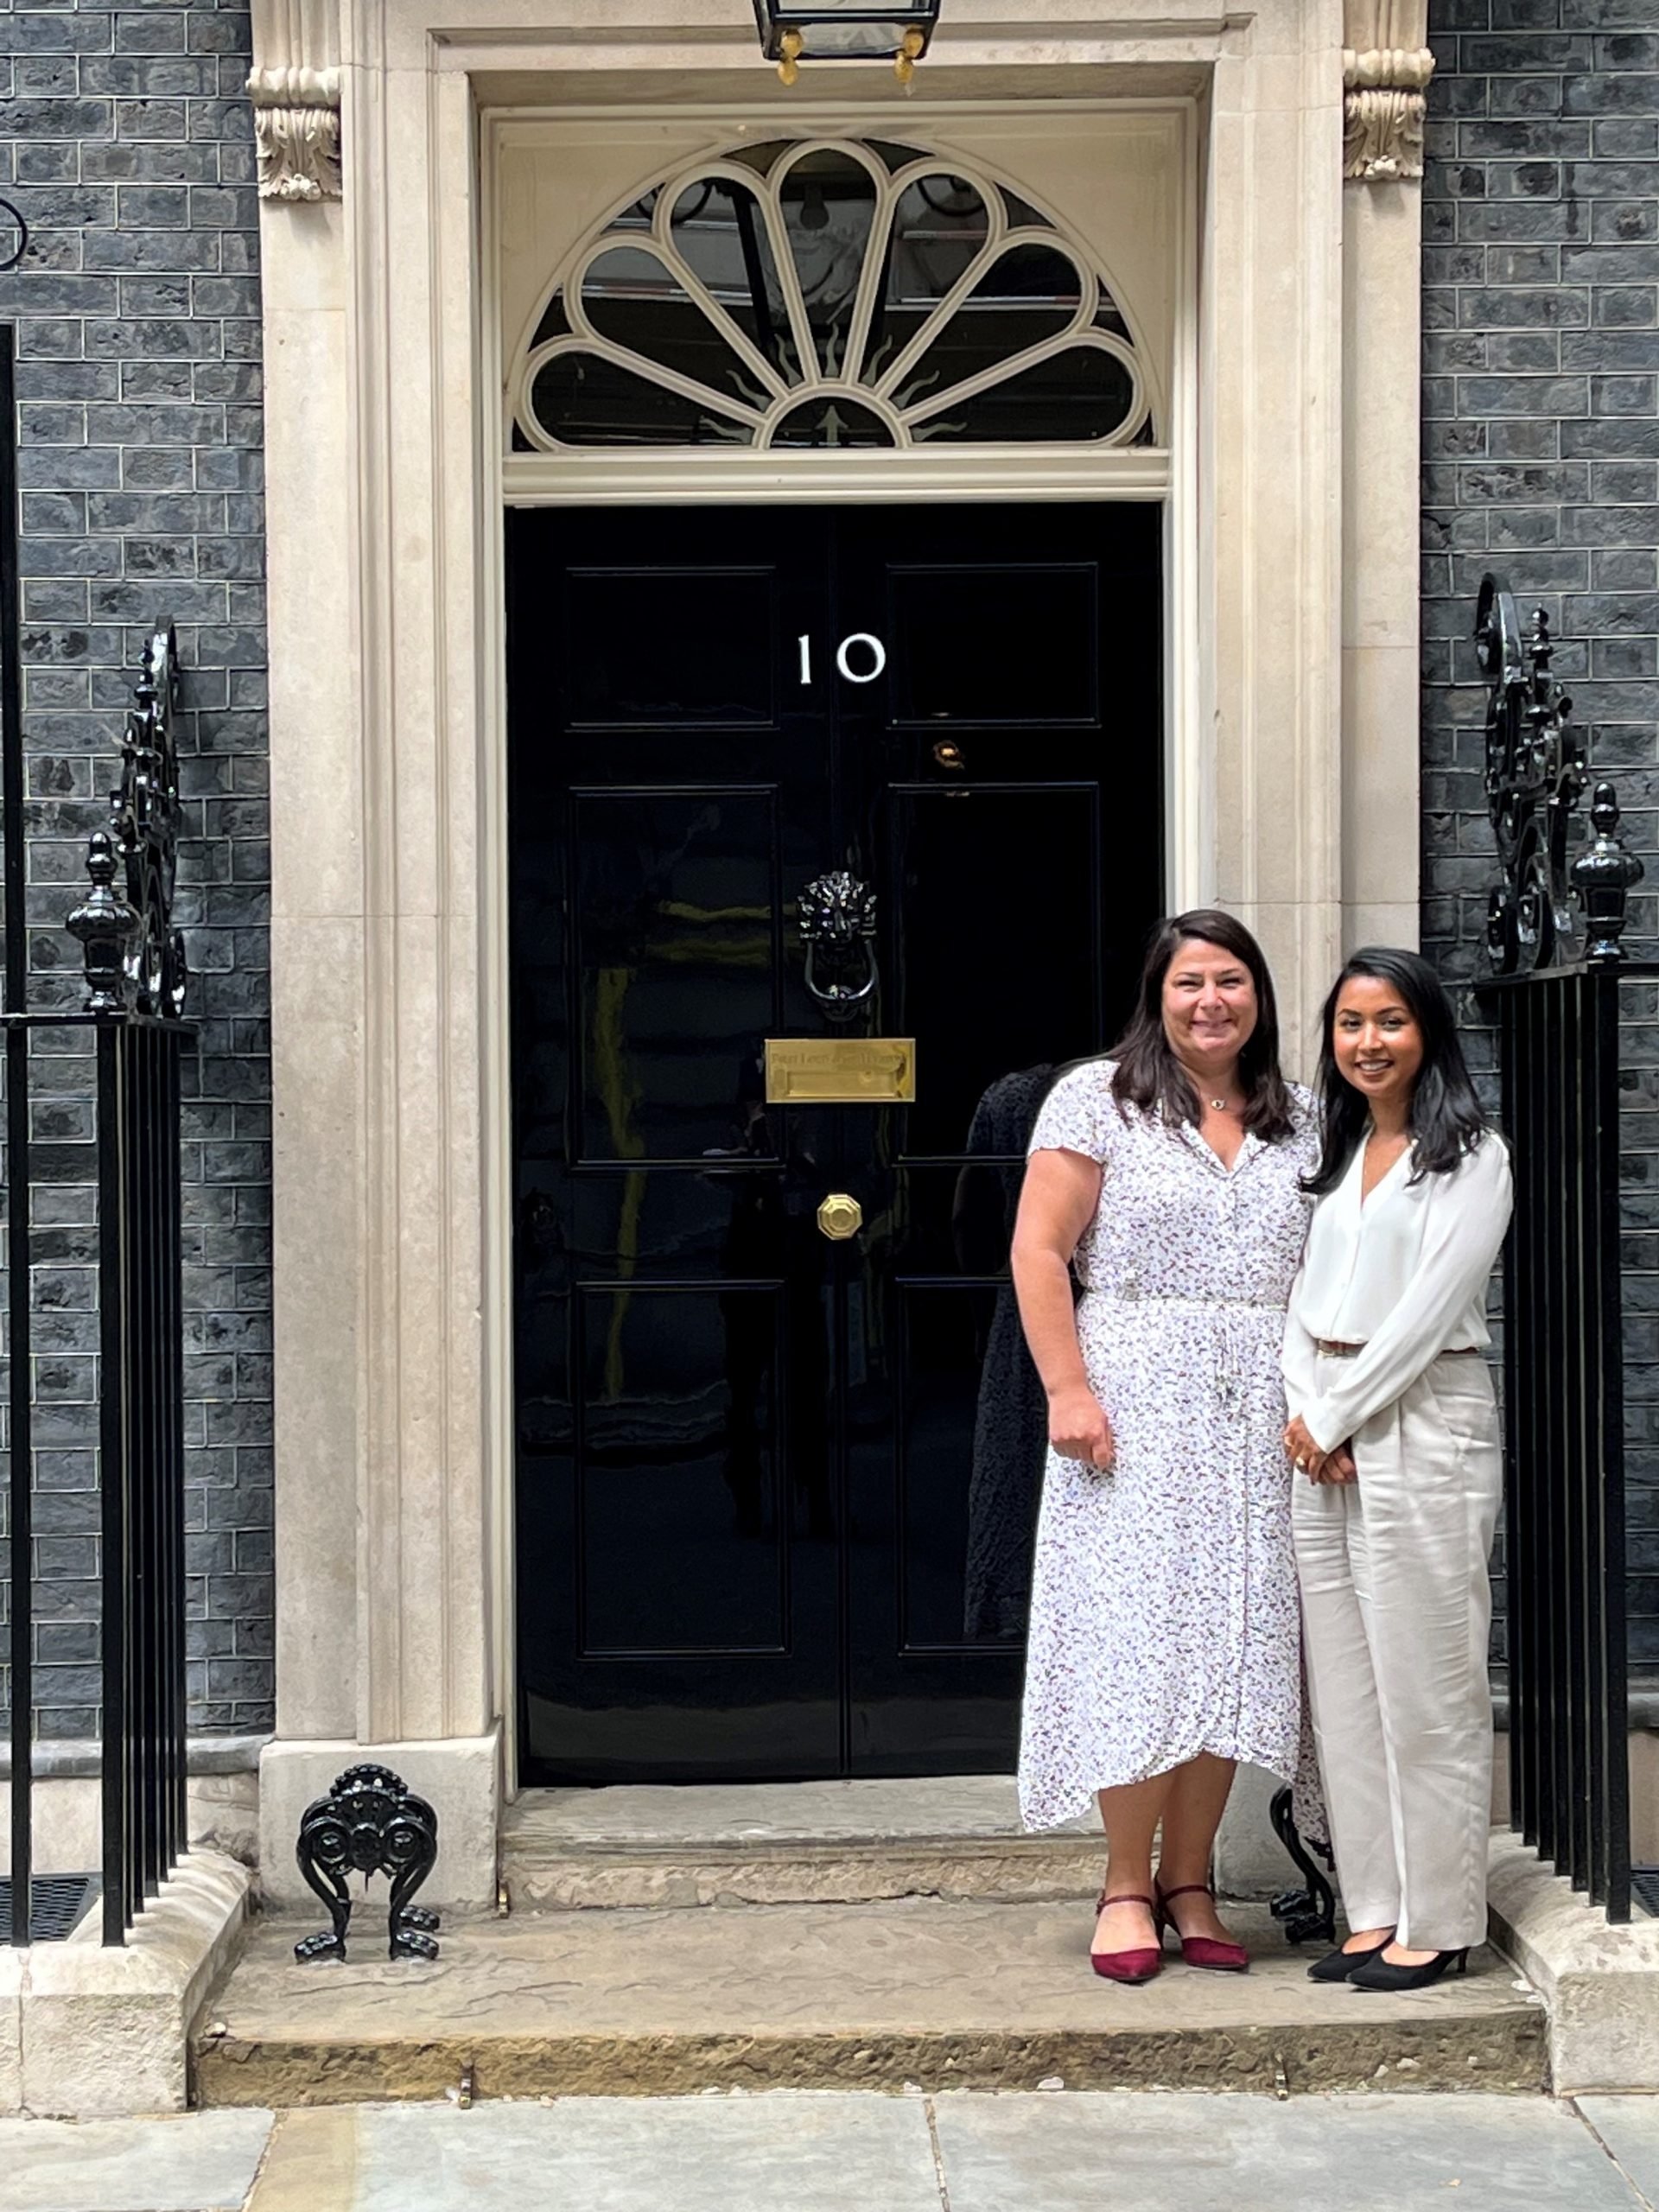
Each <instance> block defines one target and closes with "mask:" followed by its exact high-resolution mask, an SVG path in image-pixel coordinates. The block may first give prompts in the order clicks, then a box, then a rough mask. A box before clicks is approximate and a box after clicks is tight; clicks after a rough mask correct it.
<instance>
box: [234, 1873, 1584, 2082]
mask: <svg viewBox="0 0 1659 2212" xmlns="http://www.w3.org/2000/svg"><path fill="white" fill-rule="evenodd" d="M382 1895H383V1892H380V1891H378V1890H377V1893H376V1899H375V1903H376V1904H379V1903H380V1900H381V1897H382ZM359 1910H363V1908H359ZM1234 1917H1235V1920H1236V1923H1237V1924H1238V1925H1239V1927H1240V1929H1241V1931H1242V1932H1243V1934H1244V1935H1245V1936H1246V1938H1247V1940H1248V1941H1249V1942H1251V1944H1252V1946H1253V1947H1254V1948H1255V1953H1256V1961H1255V1965H1254V1966H1253V1967H1252V1969H1251V1971H1250V1972H1249V1974H1203V1973H1198V1972H1195V1971H1193V1970H1192V1969H1191V1968H1189V1967H1184V1966H1182V1965H1181V1964H1180V1963H1179V1959H1177V1958H1176V1956H1175V1955H1174V1953H1173V1951H1172V1952H1171V1954H1170V1964H1169V1965H1168V1966H1167V1967H1166V1970H1165V1971H1164V1973H1163V1974H1160V1976H1159V1977H1158V1979H1157V1980H1155V1981H1154V1982H1152V1983H1150V1984H1148V1985H1147V1986H1144V1987H1141V1988H1136V1989H1126V1988H1121V1987H1117V1986H1113V1985H1111V1984H1109V1983H1106V1982H1103V1981H1102V1980H1099V1979H1098V1977H1096V1975H1095V1974H1091V1972H1090V1967H1089V1962H1088V1959H1087V1956H1086V1950H1087V1945H1088V1938H1089V1934H1090V1926H1091V1916H1090V1911H1089V1908H1088V1905H1087V1904H1082V1905H1079V1904H1078V1903H1077V1901H1076V1900H1070V1901H1067V1902H1064V1903H1058V1904H1055V1903H1042V1904H1008V1903H1005V1902H998V1901H991V1900H985V1899H969V1900H965V1901H959V1902H955V1903H947V1902H944V1901H943V1900H941V1899H938V1898H934V1897H904V1898H899V1899H896V1900H893V1901H889V1902H884V1903H879V1904H842V1905H840V1906H838V1907H837V1908H836V1910H834V1911H832V1912H826V1911H825V1910H823V1909H822V1908H821V1907H818V1906H816V1905H802V1904H785V1905H735V1906H733V1907H731V1908H730V1909H729V1910H725V1911H715V1912H685V1911H675V1910H612V1911H594V1912H568V1911H557V1912H545V1913H542V1912H535V1911H522V1912H515V1913H513V1914H512V1915H511V1916H507V1917H505V1918H501V1919H489V1920H474V1921H466V1920H457V1921H455V1922H454V1923H453V1924H451V1925H449V1926H448V1927H447V1928H446V1929H444V1931H443V1934H442V1938H441V1942H442V1955H441V1956H440V1958H439V1959H438V1960H437V1961H436V1962H435V1964H432V1965H418V1964H415V1963H411V1962H406V1961H400V1962H398V1963H397V1964H395V1965H394V1964H391V1963H390V1962H389V1961H387V1960H386V1958H385V1934H384V1930H385V1918H384V1909H382V1910H381V1911H379V1912H376V1911H373V1910H369V1911H366V1912H365V1916H364V1923H363V1926H362V1930H361V1936H360V1940H359V1942H355V1943H354V1944H353V1947H352V1954H351V1957H350V1959H349V1960H348V1961H347V1962H346V1963H345V1964H343V1965H341V1964H337V1963H318V1964H313V1965H308V1966H301V1965H298V1964H297V1963H296V1961H295V1959H294V1955H293V1943H294V1939H295V1936H296V1934H298V1933H302V1932H303V1930H304V1929H305V1928H306V1927H307V1926H308V1925H309V1924H311V1923H305V1922H300V1921H295V1922H292V1923H290V1922H289V1921H287V1920H265V1921H263V1922H261V1923H257V1924H256V1926H255V1928H254V1929H253V1931H252V1933H251V1937H250V1941H249V1944H248V1948H247V1949H246V1951H245V1955H244V1956H243V1957H242V1959H241V1961H239V1962H238V1965H237V1966H236V1967H235V1968H234V1970H233V1971H232V1974H231V1975H230V1977H229V1979H228V1980H226V1982H225V1984H224V1985H223V1986H221V1987H220V1989H219V1991H218V1993H216V1994H215V1996H214V1997H213V1999H212V2000H211V2001H210V2003H209V2005H208V2006H207V2010H206V2012H204V2014H203V2016H202V2021H201V2024H200V2026H199V2029H198V2031H197V2034H196V2036H195V2037H194V2040H193V2062H194V2088H195V2094H196V2095H197V2096H198V2098H199V2099H200V2101H201V2102H202V2103H203V2104H205V2105H262V2106H267V2107H271V2106H274V2107H282V2106H287V2105H308V2104H344V2103H353V2102H357V2101H381V2100H385V2099H410V2098H437V2097H443V2096H446V2095H453V2094H455V2093H457V2092H458V2091H461V2090H462V2089H463V2085H464V2084H465V2085H467V2086H469V2087H470V2093H471V2094H473V2095H474V2096H477V2097H502V2096H512V2097H550V2096H558V2095H570V2094H590V2095H591V2094H601V2095H612V2096H615V2095H620V2096H647V2095H664V2094H687V2093H692V2092H697V2091H703V2090H717V2089H728V2090H729V2089H737V2088H744V2089H767V2088H876V2089H888V2090H895V2091H896V2090H900V2089H903V2088H907V2087H914V2088H921V2089H924V2090H926V2091H929V2092H932V2091H937V2090H944V2089H950V2088H977V2089H1032V2088H1041V2087H1044V2086H1054V2085H1059V2086H1062V2087H1065V2088H1093V2089H1098V2088H1177V2087H1179V2088H1211V2089H1257V2090H1274V2089H1277V2090H1279V2091H1281V2093H1289V2094H1294V2093H1296V2092H1298V2091H1303V2090H1313V2089H1379V2088H1420V2089H1477V2088H1478V2089H1484V2090H1489V2091H1490V2090H1517V2091H1522V2090H1537V2089H1540V2088H1542V2087H1543V2086H1544V2080H1545V2055H1544V2053H1545V2045H1544V2025H1545V2024H1544V2017H1543V2013H1542V2011H1541V2008H1540V2006H1539V2005H1538V2002H1537V2000H1536V1999H1535V1998H1534V1997H1533V1996H1532V1994H1531V1993H1530V1992H1529V1990H1528V1989H1527V1988H1526V1986H1525V1985H1524V1984H1520V1983H1518V1981H1517V1978H1516V1974H1515V1971H1514V1969H1513V1968H1512V1967H1510V1966H1509V1965H1508V1964H1507V1963H1505V1962H1504V1961H1502V1960H1500V1959H1499V1958H1497V1956H1496V1955H1494V1954H1493V1953H1491V1951H1483V1952H1481V1953H1480V1954H1479V1955H1478V1957H1477V1959H1476V1960H1475V1961H1472V1962H1471V1972H1470V1974H1468V1976H1467V1977H1466V1978H1464V1979H1459V1980H1450V1981H1446V1982H1442V1983H1441V1984H1440V1985H1439V1986H1437V1987H1435V1988H1433V1989H1432V1990H1426V1991H1421V1992H1417V1993H1413V1994H1409V1995H1407V1996H1403V1997H1383V1996H1371V1995H1370V1994H1367V1993H1362V1992H1359V1991H1356V1990H1352V1989H1349V1988H1347V1987H1345V1986H1338V1987H1335V1988H1331V1987H1328V1986H1323V1985H1320V1984H1316V1983H1313V1982H1310V1981H1309V1980H1307V1977H1306V1971H1305V1967H1306V1961H1305V1959H1304V1958H1303V1957H1302V1956H1300V1955H1297V1954H1296V1953H1294V1952H1293V1951H1291V1950H1289V1949H1288V1948H1287V1946H1286V1944H1285V1942H1284V1939H1283V1937H1282V1936H1281V1935H1280V1934H1279V1932H1278V1930H1277V1929H1276V1928H1275V1927H1274V1924H1273V1923H1272V1921H1271V1919H1270V1917H1269V1916H1268V1913H1267V1912H1266V1911H1265V1910H1264V1909H1262V1908H1261V1907H1256V1906H1246V1907H1243V1908H1241V1909H1239V1910H1237V1911H1236V1913H1235V1915H1234Z"/></svg>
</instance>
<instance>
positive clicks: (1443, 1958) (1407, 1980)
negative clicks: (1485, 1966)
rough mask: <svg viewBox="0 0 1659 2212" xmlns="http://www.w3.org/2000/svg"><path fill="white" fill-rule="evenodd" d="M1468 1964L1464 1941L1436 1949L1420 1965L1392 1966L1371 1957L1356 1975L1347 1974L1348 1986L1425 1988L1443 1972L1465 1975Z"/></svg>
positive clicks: (1363, 1987) (1353, 1987) (1383, 1960)
mask: <svg viewBox="0 0 1659 2212" xmlns="http://www.w3.org/2000/svg"><path fill="white" fill-rule="evenodd" d="M1385 1948H1386V1946H1385ZM1468 1966H1469V1948H1468V1946H1467V1944H1465V1946H1464V1948H1463V1949H1462V1950H1460V1951H1436V1952H1435V1954H1434V1955H1433V1958H1432V1959H1425V1960H1424V1961H1423V1963H1422V1965H1421V1966H1420V1967H1395V1966H1390V1965H1389V1961H1387V1960H1386V1959H1384V1958H1373V1959H1370V1960H1368V1961H1366V1963H1365V1964H1364V1965H1363V1967H1360V1969H1359V1971H1358V1972H1357V1974H1350V1975H1349V1977H1348V1986H1349V1987H1350V1988H1351V1989H1427V1987H1428V1986H1429V1985H1430V1983H1431V1982H1436V1981H1438V1980H1440V1976H1441V1975H1442V1974H1464V1973H1466V1972H1467V1970H1468Z"/></svg>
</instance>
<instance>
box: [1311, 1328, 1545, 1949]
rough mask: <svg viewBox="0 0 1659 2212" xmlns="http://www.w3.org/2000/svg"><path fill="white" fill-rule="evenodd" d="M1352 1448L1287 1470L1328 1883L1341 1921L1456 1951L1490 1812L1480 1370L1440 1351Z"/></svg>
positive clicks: (1485, 1404)
mask: <svg viewBox="0 0 1659 2212" xmlns="http://www.w3.org/2000/svg"><path fill="white" fill-rule="evenodd" d="M1323 1357H1325V1358H1329V1357H1330V1355H1324V1356H1323ZM1332 1364H1335V1362H1334V1361H1332ZM1353 1452H1354V1460H1355V1465H1356V1466H1357V1469H1358V1480H1357V1482H1356V1483H1351V1484H1340V1485H1327V1484H1320V1485H1319V1486H1317V1487H1316V1486H1315V1485H1314V1484H1312V1483H1310V1482H1309V1481H1308V1480H1307V1478H1306V1476H1304V1475H1299V1476H1297V1477H1296V1478H1295V1508H1294V1530H1295V1541H1296V1570H1297V1575H1298V1578H1299V1580H1300V1584H1301V1592H1302V1619H1303V1630H1304V1634H1305V1637H1306V1651H1307V1674H1308V1696H1309V1702H1310V1704H1311V1706H1312V1707H1313V1735H1314V1741H1315V1743H1316V1744H1317V1745H1318V1748H1319V1767H1320V1770H1321V1772H1322V1774H1323V1776H1324V1779H1325V1802H1326V1804H1327V1806H1328V1807H1329V1809H1330V1814H1331V1840H1332V1845H1333V1847H1334V1848H1335V1851H1336V1859H1337V1878H1338V1882H1339V1883H1340V1884H1341V1886H1342V1897H1343V1905H1344V1910H1345V1911H1346V1914H1347V1918H1348V1925H1349V1926H1350V1927H1351V1928H1355V1929H1362V1928H1395V1929H1398V1931H1399V1932H1398V1941H1399V1942H1401V1943H1402V1945H1405V1946H1406V1947H1408V1948H1410V1949H1413V1950H1421V1951H1427V1950H1435V1951H1452V1950H1460V1949H1462V1948H1463V1947H1464V1945H1465V1944H1475V1943H1479V1942H1484V1940H1485V1936H1486V1844H1487V1833H1488V1828H1489V1825H1490V1822H1491V1787H1492V1704H1491V1686H1490V1681H1489V1676H1488V1673H1487V1663H1488V1662H1487V1640H1488V1637H1489V1633H1490V1630H1491V1611H1492V1599H1491V1583H1490V1582H1489V1581H1488V1580H1487V1574H1486V1565H1487V1560H1488V1557H1489V1555H1490V1554H1491V1548H1492V1533H1493V1529H1494V1527H1495V1525H1496V1523H1497V1506H1498V1497H1499V1493H1500V1491H1501V1487H1502V1474H1501V1467H1500V1451H1499V1441H1498V1419H1497V1402H1496V1400H1495V1398H1494V1396H1493V1392H1492V1383H1491V1376H1490V1375H1489V1374H1488V1372H1487V1370H1486V1363H1485V1361H1484V1359H1481V1358H1478V1357H1471V1356H1470V1355H1468V1354H1465V1353H1454V1354H1451V1355H1443V1356H1442V1357H1440V1358H1439V1359H1437V1360H1436V1361H1435V1362H1434V1363H1433V1366H1432V1367H1430V1368H1429V1369H1428V1370H1427V1373H1426V1374H1424V1375H1422V1376H1420V1377H1419V1378H1418V1380H1417V1381H1416V1382H1415V1383H1413V1384H1412V1386H1411V1388H1410V1389H1408V1391H1407V1392H1406V1393H1405V1395H1403V1396H1402V1397H1401V1398H1399V1399H1398V1400H1396V1402H1395V1403H1394V1404H1393V1405H1392V1406H1389V1408H1386V1410H1385V1411H1383V1413H1380V1414H1377V1415H1376V1418H1375V1419H1374V1420H1372V1421H1367V1422H1366V1424H1365V1426H1364V1427H1363V1428H1362V1429H1361V1430H1360V1432H1359V1433H1358V1434H1357V1436H1356V1437H1355V1438H1354V1439H1353Z"/></svg>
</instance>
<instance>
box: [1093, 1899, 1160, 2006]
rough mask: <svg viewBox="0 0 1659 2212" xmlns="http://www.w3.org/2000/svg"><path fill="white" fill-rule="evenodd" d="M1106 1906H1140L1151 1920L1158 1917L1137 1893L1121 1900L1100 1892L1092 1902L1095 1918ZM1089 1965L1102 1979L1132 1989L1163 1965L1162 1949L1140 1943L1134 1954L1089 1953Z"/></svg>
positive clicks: (1153, 1908)
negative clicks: (1146, 1911) (1123, 1984)
mask: <svg viewBox="0 0 1659 2212" xmlns="http://www.w3.org/2000/svg"><path fill="white" fill-rule="evenodd" d="M1109 1904H1143V1905H1145V1906H1146V1907H1147V1909H1148V1910H1149V1911H1150V1912H1151V1913H1152V1915H1153V1917H1154V1920H1156V1918H1157V1915H1158V1908H1157V1906H1156V1905H1155V1904H1153V1901H1152V1899H1151V1898H1150V1897H1142V1896H1141V1895H1140V1893H1139V1891H1129V1892H1128V1893H1127V1894H1126V1895H1124V1896H1122V1897H1108V1896H1107V1894H1106V1892H1105V1891H1104V1890H1103V1891H1101V1893H1100V1895H1099V1897H1096V1900H1095V1915H1096V1918H1098V1917H1099V1916H1100V1915H1101V1914H1102V1913H1103V1912H1104V1911H1105V1910H1106V1908H1107V1906H1108V1905H1109ZM1089 1963H1090V1966H1091V1967H1093V1968H1094V1970H1095V1972H1096V1974H1099V1975H1101V1976H1102V1977H1103V1979H1104V1980H1107V1981H1122V1982H1127V1983H1128V1984H1129V1985H1130V1986H1132V1987H1133V1986H1136V1985H1137V1984H1139V1983H1141V1982H1143V1981H1150V1980H1152V1978H1153V1976H1154V1974H1156V1973H1157V1972H1158V1970H1159V1968H1160V1967H1161V1966H1162V1965H1163V1963H1164V1947H1163V1945H1162V1944H1161V1943H1159V1944H1158V1945H1156V1946H1155V1947H1154V1946H1151V1945H1147V1944H1142V1945H1141V1948H1139V1949H1138V1950H1134V1951H1095V1950H1091V1951H1090V1954H1089Z"/></svg>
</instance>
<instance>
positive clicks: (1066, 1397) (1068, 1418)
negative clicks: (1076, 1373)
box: [1048, 1383, 1117, 1473]
mask: <svg viewBox="0 0 1659 2212" xmlns="http://www.w3.org/2000/svg"><path fill="white" fill-rule="evenodd" d="M1048 1440H1049V1442H1050V1444H1051V1445H1052V1446H1053V1448H1054V1449H1055V1451H1057V1452H1058V1453H1059V1455H1060V1457H1061V1459H1081V1460H1082V1462H1083V1464H1084V1466H1085V1467H1096V1468H1098V1469H1099V1470H1100V1471H1101V1472H1102V1473H1104V1472H1105V1471H1107V1469H1108V1468H1109V1467H1110V1466H1111V1465H1112V1462H1113V1461H1114V1460H1115V1459H1116V1457H1117V1445H1116V1440H1114V1438H1113V1435H1112V1424H1111V1423H1110V1421H1108V1420H1107V1418H1106V1411H1105V1408H1104V1407H1103V1405H1102V1404H1101V1402H1100V1401H1099V1399H1098V1398H1096V1395H1095V1394H1094V1392H1093V1391H1092V1390H1090V1389H1086V1388H1085V1387H1084V1385H1083V1384H1082V1383H1073V1384H1071V1385H1068V1387H1067V1388H1066V1389H1063V1390H1056V1391H1055V1392H1054V1393H1053V1395H1052V1396H1051V1397H1050V1399H1049V1402H1048Z"/></svg>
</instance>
